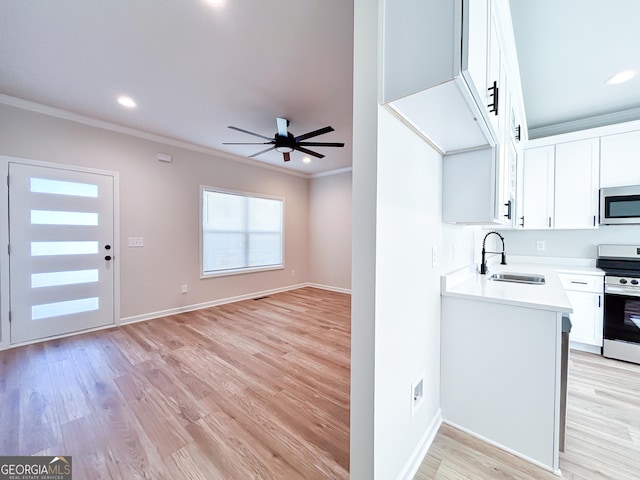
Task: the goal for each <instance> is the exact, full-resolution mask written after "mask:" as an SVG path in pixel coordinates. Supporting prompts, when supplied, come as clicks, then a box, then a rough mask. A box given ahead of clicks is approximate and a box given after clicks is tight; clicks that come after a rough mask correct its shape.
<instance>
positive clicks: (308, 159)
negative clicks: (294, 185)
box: [302, 157, 311, 163]
mask: <svg viewBox="0 0 640 480" xmlns="http://www.w3.org/2000/svg"><path fill="white" fill-rule="evenodd" d="M302 161H303V162H304V163H311V159H310V158H309V157H304V158H303V159H302Z"/></svg>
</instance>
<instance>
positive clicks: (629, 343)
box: [596, 245, 640, 364]
mask: <svg viewBox="0 0 640 480" xmlns="http://www.w3.org/2000/svg"><path fill="white" fill-rule="evenodd" d="M596 265H597V266H598V267H599V268H601V269H602V270H604V271H605V277H604V346H603V349H602V354H603V355H604V356H605V357H609V358H616V359H619V360H625V361H627V362H634V363H639V364H640V245H599V246H598V261H597V263H596Z"/></svg>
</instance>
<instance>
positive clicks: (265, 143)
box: [222, 141, 273, 145]
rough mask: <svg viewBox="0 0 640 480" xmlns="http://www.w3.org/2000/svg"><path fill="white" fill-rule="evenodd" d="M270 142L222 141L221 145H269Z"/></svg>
mask: <svg viewBox="0 0 640 480" xmlns="http://www.w3.org/2000/svg"><path fill="white" fill-rule="evenodd" d="M270 143H273V141H271V142H249V143H247V142H222V145H269V144H270Z"/></svg>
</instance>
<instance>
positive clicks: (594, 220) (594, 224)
mask: <svg viewBox="0 0 640 480" xmlns="http://www.w3.org/2000/svg"><path fill="white" fill-rule="evenodd" d="M593 226H594V227H595V226H596V216H595V215H594V216H593Z"/></svg>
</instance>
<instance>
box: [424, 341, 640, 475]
mask: <svg viewBox="0 0 640 480" xmlns="http://www.w3.org/2000/svg"><path fill="white" fill-rule="evenodd" d="M570 358H571V361H570V364H569V385H568V391H569V397H568V404H567V431H566V432H567V433H566V443H565V451H564V453H561V454H560V469H561V471H562V476H563V478H566V479H570V480H637V479H638V478H640V474H639V473H638V472H640V442H638V439H639V438H640V425H639V423H640V365H634V364H630V363H626V362H619V361H616V360H611V359H607V358H604V357H602V356H600V355H593V354H588V353H583V352H578V351H573V350H572V351H571V355H570ZM487 468H489V470H487ZM456 471H457V475H458V477H457V478H473V479H474V480H475V479H483V478H491V479H493V478H514V479H532V480H533V479H536V480H537V479H553V478H558V477H555V476H554V475H553V474H551V473H549V472H546V471H544V470H542V469H540V468H538V467H535V466H534V465H532V464H530V463H528V462H526V461H524V460H522V459H520V458H517V457H515V456H512V455H510V454H508V453H506V452H504V451H502V450H500V449H498V448H496V447H493V446H491V445H488V444H486V443H484V442H482V441H480V440H477V439H476V438H474V437H471V436H469V435H467V434H465V433H463V432H460V431H458V430H456V429H454V428H452V427H450V426H447V425H443V426H442V427H441V428H440V431H439V432H438V435H437V436H436V439H435V440H434V443H433V445H432V446H431V448H430V450H429V452H428V454H427V456H426V457H425V459H424V461H423V463H422V465H421V467H420V469H419V471H418V473H417V475H416V476H415V478H416V479H420V480H425V479H427V478H437V479H439V478H443V479H444V478H456V477H455V474H454V473H452V472H456ZM452 475H454V476H452Z"/></svg>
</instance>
